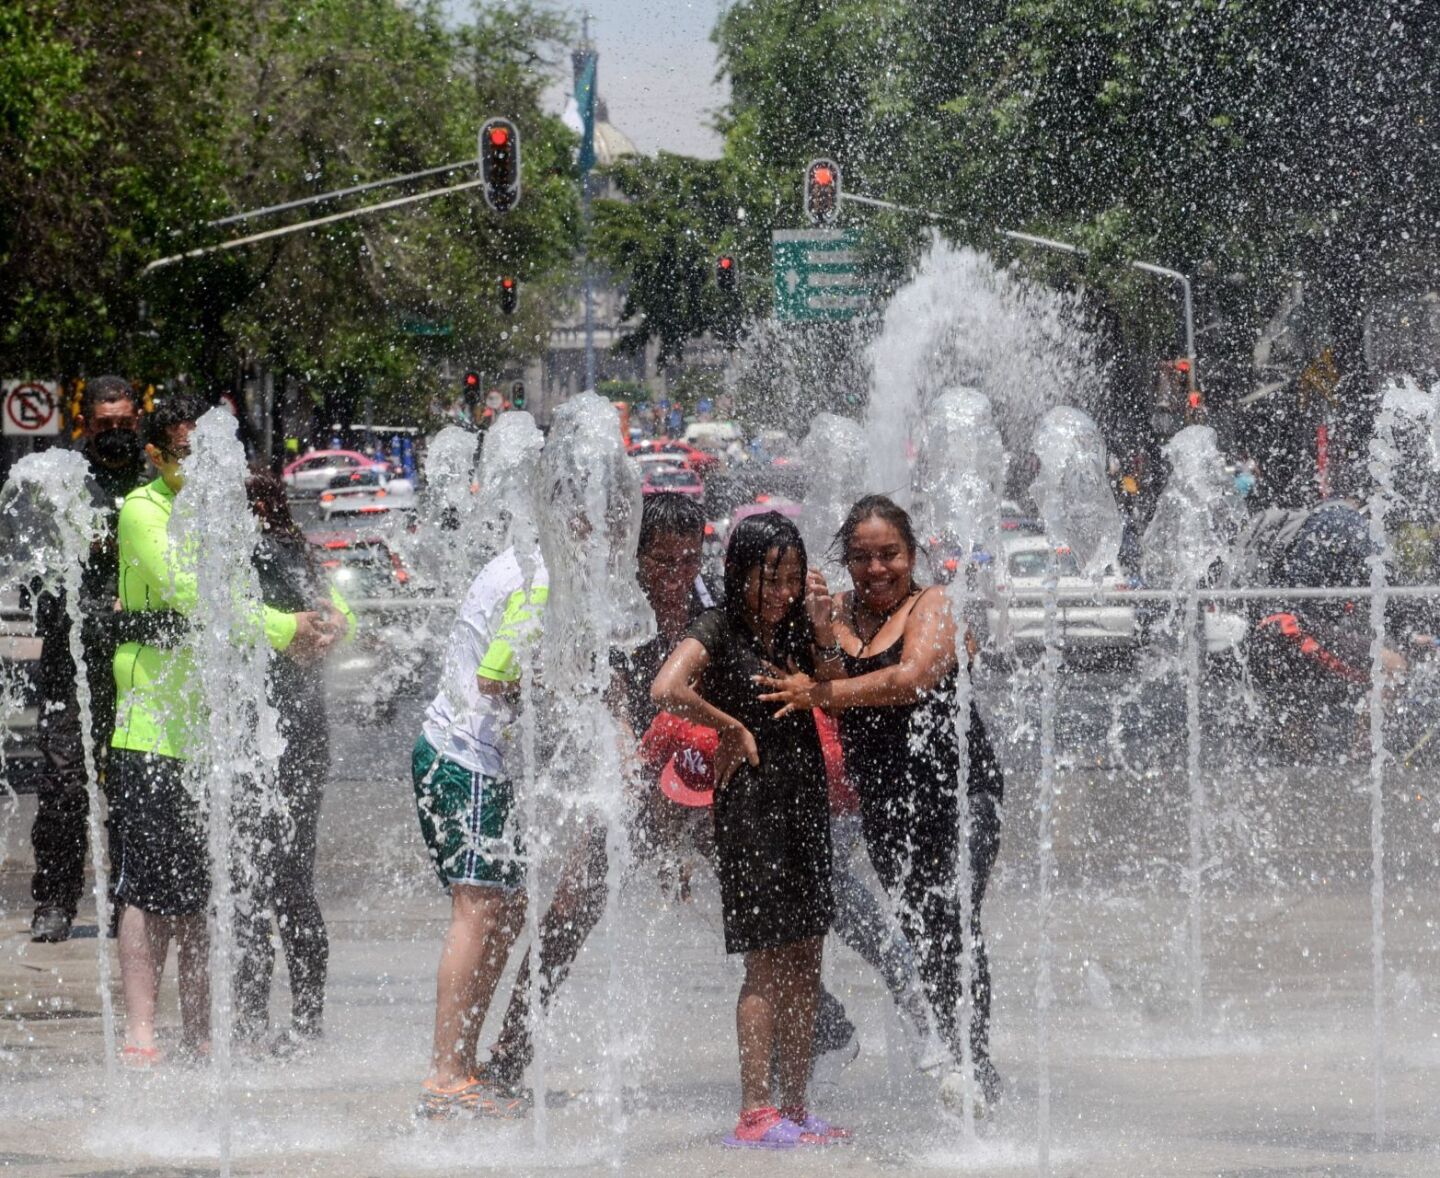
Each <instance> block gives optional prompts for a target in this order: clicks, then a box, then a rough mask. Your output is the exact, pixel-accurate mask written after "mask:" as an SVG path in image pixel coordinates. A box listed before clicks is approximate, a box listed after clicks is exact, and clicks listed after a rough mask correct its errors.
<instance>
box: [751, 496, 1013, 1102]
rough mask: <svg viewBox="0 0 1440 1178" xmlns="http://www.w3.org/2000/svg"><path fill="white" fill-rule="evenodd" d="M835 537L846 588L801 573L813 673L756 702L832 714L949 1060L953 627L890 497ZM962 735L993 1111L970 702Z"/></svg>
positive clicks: (858, 510) (982, 738) (954, 793)
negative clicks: (812, 630) (833, 593)
mask: <svg viewBox="0 0 1440 1178" xmlns="http://www.w3.org/2000/svg"><path fill="white" fill-rule="evenodd" d="M837 541H838V544H839V547H840V549H841V552H842V553H843V555H844V557H845V562H846V565H847V566H848V568H849V571H850V575H851V578H852V580H853V581H854V584H855V591H854V593H852V594H847V595H844V596H843V597H841V598H839V599H836V600H835V601H833V602H831V601H830V600H829V591H828V589H827V587H826V585H825V582H824V579H823V577H821V576H820V575H819V574H818V573H812V574H811V577H810V583H809V597H810V602H809V604H810V612H811V616H812V618H813V619H815V623H816V641H817V648H818V649H819V650H820V652H821V655H822V657H821V658H820V659H818V660H817V670H816V674H815V676H813V677H811V676H806V675H784V676H776V677H773V678H769V679H766V680H765V681H764V683H763V686H764V687H765V688H766V689H767V692H766V694H763V695H762V696H761V699H763V700H766V701H769V702H773V703H777V704H781V705H783V708H782V710H784V709H788V708H791V707H793V708H796V709H803V708H809V707H820V708H824V709H826V710H827V711H831V712H833V713H834V714H835V715H836V717H837V720H838V723H839V728H840V741H841V745H842V747H843V748H844V751H845V767H846V769H847V770H848V771H849V773H850V776H851V779H852V780H853V781H854V782H855V787H856V790H857V792H858V793H859V795H860V813H861V820H862V823H863V828H864V832H865V841H866V845H867V847H868V849H869V853H870V860H871V862H872V863H873V864H874V867H875V871H876V874H877V875H878V876H879V877H880V880H881V882H882V883H883V884H884V885H885V888H886V890H887V891H888V892H889V893H890V896H891V898H892V900H893V902H894V903H895V905H896V908H897V915H898V916H899V919H900V922H901V925H902V926H903V927H904V929H905V932H906V935H907V936H908V937H909V938H910V941H911V943H912V944H913V945H914V946H915V949H916V952H917V955H918V957H919V966H920V976H921V978H922V980H923V981H924V983H925V987H926V991H927V994H928V996H929V998H930V1002H931V1005H932V1007H933V1009H934V1012H935V1019H936V1023H937V1025H938V1029H939V1031H940V1033H941V1035H942V1036H943V1037H944V1039H945V1041H946V1044H947V1045H948V1047H949V1048H950V1051H951V1054H952V1056H953V1057H954V1059H955V1061H956V1062H957V1063H958V1062H959V1060H960V1058H961V1049H962V1040H961V1034H962V1032H961V1028H960V1026H959V1017H958V1016H959V1007H960V999H961V992H960V967H961V957H962V954H963V952H964V930H963V918H962V905H961V903H960V898H961V897H960V892H959V882H960V881H959V864H960V831H961V826H962V820H961V810H960V790H959V788H958V782H957V777H958V774H959V768H960V747H959V739H958V734H957V732H956V726H955V721H954V708H955V693H956V689H957V684H958V681H959V675H960V673H961V672H960V668H959V667H958V666H957V664H956V660H955V628H954V623H953V621H952V620H951V617H950V611H949V608H948V606H947V605H946V603H945V600H944V594H943V592H942V591H941V590H940V589H939V588H938V587H932V588H929V589H921V588H920V587H918V586H917V585H916V584H915V582H914V579H913V574H914V569H915V560H916V555H917V550H916V544H915V537H914V532H913V529H912V527H911V524H910V518H909V516H908V515H907V514H906V513H905V512H904V511H903V510H902V509H901V508H900V507H898V506H896V505H895V504H894V503H893V502H891V501H890V500H889V499H886V498H884V497H883V496H878V495H876V496H868V497H866V498H865V499H862V500H860V502H858V503H857V504H856V505H855V507H854V508H852V509H851V512H850V516H849V518H848V519H847V520H846V521H845V524H844V526H843V527H842V528H841V530H840V534H839V536H838V537H837ZM827 603H828V605H829V606H830V608H829V610H828V611H827V609H826V608H825V607H826V605H827ZM827 612H829V613H830V615H831V617H832V618H833V624H832V625H830V626H826V625H825V624H824V618H825V614H826V613H827ZM968 642H969V640H968V637H967V645H968ZM966 673H967V674H968V670H967V671H966ZM966 736H967V745H968V750H969V754H970V756H969V772H968V774H967V788H966V790H965V794H966V803H967V809H968V815H967V816H968V819H969V847H970V864H971V888H970V899H971V927H970V932H971V936H972V937H973V938H974V944H975V955H974V963H975V968H974V977H973V981H972V996H973V999H974V1006H973V1010H972V1017H971V1024H970V1029H969V1033H970V1045H971V1051H972V1057H973V1059H974V1063H975V1076H976V1079H977V1080H978V1081H979V1083H980V1086H981V1091H982V1094H983V1096H984V1097H985V1101H986V1103H988V1104H992V1105H993V1103H994V1102H995V1101H996V1100H997V1099H998V1098H999V1095H1000V1088H1001V1084H1000V1078H999V1075H998V1074H997V1073H996V1071H995V1068H994V1065H993V1064H992V1063H991V1062H990V1056H989V1026H990V970H989V961H988V957H987V954H986V952H985V946H984V941H983V938H982V936H981V931H980V904H981V901H982V899H983V898H984V895H985V887H986V884H987V882H988V880H989V876H990V869H991V867H992V866H993V864H994V862H995V856H996V853H997V852H998V850H999V843H1000V821H999V811H998V804H999V802H1000V799H1001V794H1002V791H1003V786H1004V781H1003V777H1002V774H1001V771H1000V765H999V762H998V760H997V759H996V756H995V751H994V749H993V748H992V746H991V744H990V739H989V736H988V734H987V733H986V731H985V725H984V723H983V722H982V720H981V719H980V715H979V713H978V712H977V711H976V710H975V707H974V704H973V703H972V704H971V707H970V718H969V725H968V732H967V734H966Z"/></svg>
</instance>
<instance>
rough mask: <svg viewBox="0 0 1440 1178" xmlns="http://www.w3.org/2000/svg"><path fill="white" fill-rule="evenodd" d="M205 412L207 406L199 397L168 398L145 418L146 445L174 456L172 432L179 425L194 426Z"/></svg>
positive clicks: (183, 395) (181, 396)
mask: <svg viewBox="0 0 1440 1178" xmlns="http://www.w3.org/2000/svg"><path fill="white" fill-rule="evenodd" d="M204 412H205V406H204V405H203V404H201V403H200V400H199V398H197V397H192V396H189V395H185V394H182V395H180V396H178V397H166V398H165V399H164V400H163V401H161V402H160V403H159V404H158V405H156V406H155V412H153V413H151V414H150V415H149V416H147V417H146V418H145V444H146V445H147V446H154V447H155V448H156V449H157V450H159V451H160V452H161V453H162V454H169V455H172V456H173V455H174V451H173V450H171V449H170V446H171V440H170V434H171V431H172V430H174V429H175V427H176V426H178V425H186V424H190V425H194V424H195V422H197V421H199V420H200V415H201V414H202V413H204Z"/></svg>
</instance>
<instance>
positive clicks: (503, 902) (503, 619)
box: [411, 548, 549, 1119]
mask: <svg viewBox="0 0 1440 1178" xmlns="http://www.w3.org/2000/svg"><path fill="white" fill-rule="evenodd" d="M532 567H533V575H531V576H530V577H528V578H527V576H526V571H525V570H524V569H523V568H522V567H521V563H520V561H519V560H518V559H517V557H516V555H515V550H514V549H513V548H512V549H509V550H507V551H506V552H504V553H502V554H501V555H499V556H497V557H496V558H495V559H494V560H492V561H491V562H490V563H489V564H487V565H486V566H485V567H484V569H482V570H481V572H480V575H479V576H478V577H476V578H475V580H474V582H473V583H472V584H471V586H470V589H469V591H468V592H467V593H466V595H465V600H464V602H463V603H462V605H461V607H460V612H459V615H458V616H457V618H456V619H455V626H454V628H453V629H452V630H451V632H450V638H449V641H448V642H447V643H446V647H445V666H444V671H443V674H442V678H441V683H440V690H439V692H438V693H437V694H436V696H435V698H434V700H432V701H431V703H430V706H429V707H428V708H427V709H426V710H425V721H424V725H423V728H422V731H421V735H420V738H419V739H418V740H417V741H416V742H415V751H414V754H413V756H412V758H411V772H412V775H413V777H414V781H415V806H416V811H417V813H418V815H419V818H420V830H421V833H422V834H423V835H424V838H425V845H426V846H427V847H428V848H429V851H430V857H431V859H432V860H433V862H434V864H435V871H436V874H437V875H439V877H440V881H441V883H443V884H444V885H445V887H446V888H447V890H448V891H449V892H450V927H449V930H448V931H447V933H446V935H445V947H444V949H443V950H442V952H441V955H440V967H439V971H438V974H437V977H436V985H435V1043H434V1050H433V1053H432V1055H431V1060H430V1074H429V1076H427V1077H426V1079H425V1082H424V1084H423V1085H422V1086H421V1092H420V1103H419V1106H418V1108H417V1110H416V1111H417V1115H418V1116H421V1117H424V1118H428V1119H439V1118H447V1117H453V1116H457V1115H461V1114H465V1115H472V1114H474V1113H477V1112H478V1113H489V1114H492V1115H494V1114H499V1115H511V1116H513V1115H519V1114H520V1113H523V1112H524V1107H523V1105H522V1104H521V1102H519V1101H518V1100H515V1099H514V1098H507V1097H502V1096H500V1095H498V1094H497V1093H496V1092H495V1091H494V1089H493V1088H492V1087H491V1086H490V1085H488V1084H485V1083H483V1082H482V1081H480V1080H477V1079H476V1078H475V1077H474V1076H473V1075H472V1073H471V1069H472V1067H473V1063H472V1061H473V1060H474V1058H475V1043H476V1037H477V1036H478V1035H479V1034H480V1027H481V1024H482V1023H483V1022H484V1021H485V1012H486V1011H487V1010H488V1009H489V1006H490V999H491V997H492V996H493V994H494V992H495V986H496V984H497V983H498V982H499V980H500V974H501V973H502V972H503V970H504V968H505V959H506V957H507V956H508V955H509V952H510V947H511V946H512V945H513V944H514V943H515V938H516V936H517V935H518V934H519V932H520V928H521V924H522V921H523V917H524V912H525V890H524V888H525V861H524V856H525V848H524V846H523V844H522V841H521V837H520V832H519V829H518V826H517V824H516V823H513V822H511V821H510V817H511V811H512V809H513V806H514V801H515V796H514V785H513V783H514V781H515V780H516V778H518V777H519V775H520V772H521V767H520V765H519V764H518V756H517V754H518V751H519V750H518V743H519V733H518V723H517V721H518V707H517V705H518V687H519V680H520V674H521V664H522V661H523V662H524V663H525V664H526V665H529V663H530V660H529V659H528V658H525V657H523V655H524V654H525V653H526V652H527V648H532V647H533V645H534V642H535V639H536V638H537V637H538V634H539V617H540V614H541V612H542V611H543V609H544V607H545V603H546V601H547V599H548V597H549V582H548V578H547V576H546V572H545V566H544V565H543V564H542V563H541V562H540V559H539V556H538V555H537V556H536V557H535V558H534V562H533V566H532Z"/></svg>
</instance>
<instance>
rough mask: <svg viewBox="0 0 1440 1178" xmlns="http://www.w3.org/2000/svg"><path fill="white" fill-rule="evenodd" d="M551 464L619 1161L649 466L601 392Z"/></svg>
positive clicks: (549, 683) (549, 493) (555, 629)
mask: <svg viewBox="0 0 1440 1178" xmlns="http://www.w3.org/2000/svg"><path fill="white" fill-rule="evenodd" d="M539 474H540V477H539V480H538V486H537V487H536V496H537V499H538V502H537V507H536V518H537V520H538V522H539V525H540V548H541V552H542V554H543V556H544V559H545V567H546V569H547V570H548V572H549V576H550V602H551V603H552V604H551V605H550V606H549V607H548V608H547V613H546V617H545V624H544V626H543V628H542V634H541V644H540V645H541V679H542V682H543V685H544V693H545V695H546V697H547V699H548V700H549V701H551V706H550V707H549V709H548V711H549V715H550V716H551V717H552V718H553V724H554V727H555V728H556V731H555V732H554V733H552V734H551V739H552V740H553V742H554V748H555V754H554V758H555V759H554V762H553V763H554V765H555V768H556V778H557V779H560V778H563V780H564V781H565V782H566V788H567V799H566V800H567V802H568V803H569V805H570V807H571V809H572V814H573V816H574V817H575V818H577V819H578V821H577V823H576V825H577V827H578V828H579V829H580V830H582V831H584V830H586V829H587V828H589V827H591V825H592V824H593V823H594V822H597V821H598V822H599V823H600V824H602V825H603V827H604V830H605V852H606V871H605V888H606V907H607V910H608V912H609V917H608V919H607V920H606V921H605V926H606V933H605V947H604V953H605V958H606V961H607V967H606V968H607V980H606V1008H607V1013H606V1031H607V1046H606V1051H605V1077H604V1091H603V1095H602V1099H603V1101H604V1104H605V1107H606V1108H607V1110H608V1112H609V1116H610V1127H611V1131H612V1146H613V1150H614V1153H613V1158H612V1160H613V1161H614V1162H615V1164H617V1165H618V1164H619V1162H620V1158H621V1156H622V1151H623V1148H624V1133H625V1127H626V1114H625V1109H624V1105H623V1100H622V1095H623V1089H624V1076H623V1071H622V1059H621V1044H622V1043H623V1042H624V1040H625V1038H626V1028H625V1013H624V1012H625V1011H626V1009H627V1003H626V1002H625V997H624V994H623V992H622V986H621V980H622V979H621V961H620V953H619V951H618V928H617V926H618V907H619V905H618V903H617V901H618V897H619V891H620V881H621V878H622V876H623V873H624V869H625V865H626V856H627V850H628V845H629V844H628V839H627V838H626V834H625V832H626V830H627V827H628V821H627V819H628V814H627V807H626V800H625V799H626V793H625V788H624V777H623V772H622V770H621V768H620V766H622V765H623V763H624V758H623V755H622V749H621V742H620V732H619V729H618V726H617V723H616V721H615V719H614V717H613V715H612V714H611V712H610V709H609V708H608V707H607V706H606V703H605V691H606V689H607V687H608V685H609V682H610V652H611V650H612V649H616V648H619V649H625V648H628V647H632V646H636V645H638V644H639V643H641V642H644V641H646V640H647V639H648V638H650V637H651V636H652V635H653V634H654V633H655V616H654V613H653V612H652V611H651V609H650V606H649V603H648V602H647V601H646V600H645V598H644V596H643V595H642V594H641V592H640V586H639V582H638V581H637V579H636V555H635V554H636V550H637V548H638V545H639V540H640V509H641V503H640V475H639V472H638V471H637V470H636V468H635V465H634V463H632V462H630V461H629V459H628V458H627V457H626V455H625V447H624V444H623V442H622V440H621V437H620V422H619V415H618V414H617V413H616V412H615V409H614V407H613V406H612V405H610V404H609V403H608V402H606V401H604V400H602V399H601V398H599V397H597V396H595V395H594V394H593V393H582V394H581V395H579V396H577V397H575V398H573V399H572V400H570V401H567V402H566V403H565V404H564V405H562V406H561V407H560V409H559V410H558V411H557V412H556V414H555V418H554V421H553V422H552V423H551V427H550V434H549V436H548V437H547V438H546V441H545V448H544V450H542V451H541V454H540V470H539ZM532 833H534V832H532ZM536 972H538V971H536Z"/></svg>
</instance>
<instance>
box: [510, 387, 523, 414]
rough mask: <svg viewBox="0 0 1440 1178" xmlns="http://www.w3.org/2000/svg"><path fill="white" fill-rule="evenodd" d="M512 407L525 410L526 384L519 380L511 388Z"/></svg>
mask: <svg viewBox="0 0 1440 1178" xmlns="http://www.w3.org/2000/svg"><path fill="white" fill-rule="evenodd" d="M510 407H511V408H512V409H524V408H525V382H524V381H521V380H517V381H516V382H515V383H514V384H512V385H511V386H510Z"/></svg>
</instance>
